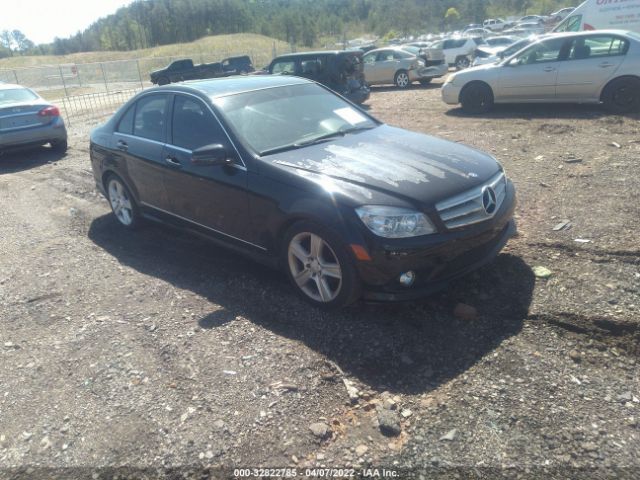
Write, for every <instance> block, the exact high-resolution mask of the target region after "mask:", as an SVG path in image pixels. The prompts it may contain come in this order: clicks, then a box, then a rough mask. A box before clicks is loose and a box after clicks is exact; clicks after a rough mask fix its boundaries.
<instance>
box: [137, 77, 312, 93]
mask: <svg viewBox="0 0 640 480" xmlns="http://www.w3.org/2000/svg"><path fill="white" fill-rule="evenodd" d="M313 83H314V82H312V81H310V80H307V79H305V78H300V77H294V76H288V75H249V76H237V75H236V76H233V77H224V78H209V79H206V80H192V81H188V82H181V83H173V84H171V85H164V86H162V87H153V88H151V89H148V90H145V92H150V91H155V92H162V91H174V92H175V91H182V92H185V93H192V92H193V91H194V90H195V91H198V92H200V93H203V94H204V95H206V96H207V97H209V98H217V97H224V96H227V95H234V94H236V93H244V92H249V91H253V90H263V89H266V88H274V87H284V86H288V85H308V84H313Z"/></svg>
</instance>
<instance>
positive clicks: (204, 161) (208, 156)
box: [191, 143, 234, 166]
mask: <svg viewBox="0 0 640 480" xmlns="http://www.w3.org/2000/svg"><path fill="white" fill-rule="evenodd" d="M191 163H192V164H193V165H199V166H212V165H233V163H234V162H233V158H231V157H229V155H228V153H227V149H226V148H225V147H224V146H223V145H220V144H219V143H214V144H211V145H205V146H204V147H200V148H198V149H196V150H194V151H193V152H192V153H191Z"/></svg>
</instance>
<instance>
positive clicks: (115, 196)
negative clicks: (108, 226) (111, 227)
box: [105, 175, 141, 230]
mask: <svg viewBox="0 0 640 480" xmlns="http://www.w3.org/2000/svg"><path fill="white" fill-rule="evenodd" d="M105 186H106V190H107V199H108V200H109V205H111V211H112V212H113V214H114V215H115V217H116V220H118V223H120V225H122V226H123V227H125V228H127V229H129V230H133V229H135V228H137V227H138V226H139V225H140V221H141V218H140V212H139V210H138V205H137V204H136V202H135V200H134V199H133V195H131V192H130V191H129V189H128V188H127V186H126V185H125V184H124V182H123V181H122V180H121V179H120V177H118V176H116V175H110V176H109V177H108V178H107V181H106V182H105Z"/></svg>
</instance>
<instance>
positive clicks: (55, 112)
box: [38, 105, 60, 117]
mask: <svg viewBox="0 0 640 480" xmlns="http://www.w3.org/2000/svg"><path fill="white" fill-rule="evenodd" d="M38 116H40V117H59V116H60V110H59V109H58V107H56V106H54V105H51V106H50V107H45V108H43V109H42V110H40V111H39V112H38Z"/></svg>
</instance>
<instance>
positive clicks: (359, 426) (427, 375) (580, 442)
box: [0, 83, 640, 479]
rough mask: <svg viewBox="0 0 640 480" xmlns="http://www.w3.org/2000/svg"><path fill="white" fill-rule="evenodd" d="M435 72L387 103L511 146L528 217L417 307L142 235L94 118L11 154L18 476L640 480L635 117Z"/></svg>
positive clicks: (9, 386)
mask: <svg viewBox="0 0 640 480" xmlns="http://www.w3.org/2000/svg"><path fill="white" fill-rule="evenodd" d="M438 87H439V84H438V83H434V84H433V85H431V86H429V87H426V88H423V87H414V88H411V89H409V90H407V91H396V90H393V89H386V88H379V89H376V90H375V91H374V93H373V95H372V98H371V100H370V102H369V104H370V106H371V108H370V111H371V112H372V113H373V114H374V115H376V116H377V117H378V118H380V119H382V120H384V121H386V122H387V123H390V124H393V125H397V126H400V127H403V128H407V129H412V130H416V131H422V132H426V133H430V134H434V135H438V136H441V137H445V138H448V139H450V140H453V141H458V142H463V143H466V144H468V145H472V146H475V147H478V148H480V149H483V150H486V151H489V152H491V153H493V154H494V155H495V156H496V157H497V158H498V159H499V160H500V161H501V162H502V163H503V164H504V166H505V168H506V170H507V173H508V175H509V176H510V177H511V178H512V179H513V181H514V183H515V184H516V187H517V189H518V198H519V206H518V209H517V221H518V227H519V235H518V236H517V237H516V238H514V239H513V240H511V241H510V243H509V244H508V246H507V248H506V249H505V250H504V252H503V253H502V254H501V255H500V256H499V257H498V259H497V260H496V261H495V262H494V263H492V264H491V265H489V266H487V267H485V268H483V269H482V270H480V271H478V272H477V273H475V274H473V275H471V276H469V277H468V278H465V279H463V280H461V281H458V282H457V283H455V284H453V285H451V288H450V289H449V290H448V291H446V292H443V293H441V294H439V295H436V296H434V297H431V298H428V299H425V301H424V302H420V303H411V304H399V305H366V304H358V305H356V306H354V307H351V308H349V309H347V310H344V311H340V312H337V313H325V312H320V311H317V310H315V309H314V308H312V307H309V306H307V305H306V304H305V303H303V302H301V301H299V300H298V299H297V297H296V296H295V295H294V294H293V293H292V292H291V290H290V288H289V286H288V284H287V282H286V279H285V277H284V276H283V275H281V274H279V273H277V272H273V271H271V270H268V269H266V268H264V267H261V266H259V265H256V264H254V263H252V262H251V261H249V260H245V259H244V258H242V257H239V256H236V255H234V254H232V253H229V252H227V251H224V250H221V249H219V248H218V247H216V246H212V245H211V244H208V243H206V242H204V241H202V240H200V239H198V238H194V237H191V236H189V235H187V234H183V233H180V232H177V231H174V230H172V229H168V228H165V227H159V226H154V225H149V226H148V227H146V228H144V229H142V230H140V231H138V232H135V233H133V234H129V233H126V232H123V231H122V230H121V229H120V228H118V226H117V224H116V221H115V219H114V218H113V217H112V216H111V215H110V213H109V209H108V205H107V203H106V201H105V200H104V199H103V198H102V197H100V196H99V195H98V194H97V193H96V191H95V189H94V185H93V178H92V175H91V172H90V166H89V161H88V131H89V127H88V126H86V127H83V128H79V127H78V126H77V125H74V128H73V130H72V131H71V132H70V135H71V138H70V145H71V148H70V150H69V152H68V153H67V155H66V156H64V157H63V158H56V157H55V156H53V154H52V153H50V152H49V151H48V149H46V148H42V149H41V150H39V151H35V152H26V153H21V154H12V155H5V156H3V157H1V158H0V198H2V208H0V239H1V240H0V311H1V312H2V315H1V317H0V318H1V322H0V478H3V479H4V478H30V479H32V478H34V479H35V478H37V479H43V478H74V479H75V478H83V479H84V478H113V476H110V475H112V474H113V471H112V470H109V469H110V468H120V467H129V468H131V469H135V470H126V469H124V470H119V471H118V472H119V473H120V474H122V475H123V477H126V478H142V477H143V476H144V475H148V477H146V478H156V477H161V478H181V477H179V476H177V475H178V473H183V472H187V471H189V472H197V473H193V478H206V472H207V470H206V469H207V468H211V470H208V472H209V473H210V474H211V475H212V476H216V475H217V476H220V478H223V476H222V475H223V473H221V471H219V470H216V468H217V467H219V466H225V467H292V468H293V467H295V468H297V469H298V470H297V472H298V476H302V472H304V469H305V468H307V467H352V468H355V469H356V472H355V475H356V477H361V476H364V475H365V474H366V473H367V472H366V471H365V472H363V471H362V470H361V469H363V468H379V469H381V468H383V467H384V468H386V469H387V470H392V471H393V472H395V473H396V474H397V476H396V478H420V475H423V477H422V478H516V477H518V476H519V477H521V478H605V477H612V476H617V477H618V478H637V477H636V475H637V471H638V469H640V460H639V454H640V401H639V398H640V375H639V372H640V370H639V367H638V360H639V356H640V327H639V325H640V295H639V292H640V242H639V240H638V234H639V231H640V229H639V228H638V219H639V218H640V179H639V175H638V157H639V155H640V131H639V129H638V119H639V118H640V117H639V116H638V115H633V116H623V117H613V116H609V115H606V114H605V113H603V112H602V111H601V110H600V109H599V108H597V107H587V106H550V105H540V106H508V107H498V108H496V111H495V112H493V113H491V114H487V115H485V116H481V117H468V116H465V115H463V114H462V113H461V112H460V110H458V109H453V110H449V107H447V106H446V105H445V104H443V103H442V101H441V100H440V92H439V88H438ZM567 222H570V223H567ZM554 228H555V230H554ZM537 267H545V268H546V269H548V270H549V271H550V272H551V275H550V276H549V277H548V278H542V277H545V276H547V275H548V274H549V272H545V271H544V270H543V269H540V268H537ZM545 274H546V275H545ZM460 303H462V304H465V305H468V306H470V307H473V308H465V307H463V306H460V305H459V304H460ZM350 396H351V398H350ZM146 468H152V469H154V470H148V471H147V470H143V469H146ZM99 469H102V470H99ZM127 472H128V473H127ZM198 472H199V473H198ZM203 472H205V474H204V475H203ZM380 472H381V471H380ZM198 475H200V476H198ZM224 475H225V477H224V478H234V476H233V474H232V471H226V473H224ZM316 475H319V474H318V473H317V472H316ZM217 476H216V478H218V477H217Z"/></svg>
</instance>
